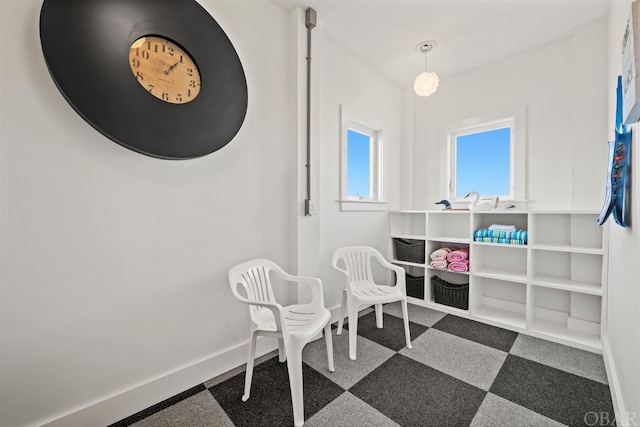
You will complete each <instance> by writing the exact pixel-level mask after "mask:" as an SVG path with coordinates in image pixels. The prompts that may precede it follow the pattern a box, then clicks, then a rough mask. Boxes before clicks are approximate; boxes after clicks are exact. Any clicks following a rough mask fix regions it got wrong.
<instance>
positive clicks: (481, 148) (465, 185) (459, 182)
mask: <svg viewBox="0 0 640 427" xmlns="http://www.w3.org/2000/svg"><path fill="white" fill-rule="evenodd" d="M524 120H525V115H524V108H523V107H522V108H518V109H514V110H510V111H508V112H505V113H500V114H495V115H491V116H483V117H476V118H473V119H468V120H465V121H462V122H459V123H455V124H452V125H450V126H448V127H447V140H448V141H449V176H448V182H449V188H448V195H449V199H451V200H459V199H462V198H464V196H466V195H467V194H468V193H469V192H470V191H476V192H477V193H479V194H480V195H481V196H482V197H485V196H493V197H495V196H499V197H500V198H501V199H503V200H505V199H506V200H516V199H518V200H522V199H524V197H525V194H524V179H525V178H524V177H525V173H524V169H525V159H524V152H525V150H524V148H525V141H524V139H525V136H524V135H525V132H524Z"/></svg>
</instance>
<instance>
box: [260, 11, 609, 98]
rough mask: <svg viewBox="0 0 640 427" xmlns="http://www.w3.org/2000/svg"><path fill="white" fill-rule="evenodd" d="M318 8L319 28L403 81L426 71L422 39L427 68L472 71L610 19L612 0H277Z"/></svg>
mask: <svg viewBox="0 0 640 427" xmlns="http://www.w3.org/2000/svg"><path fill="white" fill-rule="evenodd" d="M272 1H273V2H274V3H276V4H278V5H279V6H281V7H282V8H283V9H285V10H291V9H292V8H294V7H295V6H300V7H302V8H303V9H307V8H308V7H312V8H313V9H315V10H316V12H317V24H318V25H317V27H316V28H315V29H314V30H313V33H312V34H315V32H316V31H319V32H321V33H322V34H323V35H324V36H325V37H327V38H328V39H330V40H332V41H333V42H334V43H336V44H337V45H339V46H341V47H342V48H343V49H345V50H346V51H347V52H349V53H351V54H352V55H354V56H355V57H357V58H359V59H360V60H361V61H362V62H364V63H365V64H367V65H369V66H370V67H372V68H374V69H376V70H377V71H378V72H380V73H381V74H383V75H384V76H386V77H387V78H389V79H390V80H392V81H393V82H394V83H396V84H397V85H398V86H399V87H405V86H412V85H413V79H414V78H415V76H416V75H417V74H419V73H420V72H422V71H424V56H423V54H419V53H418V52H417V51H416V46H417V45H418V44H419V43H420V42H422V41H425V40H435V41H437V42H438V46H437V48H436V49H435V50H433V51H432V52H431V53H429V55H428V58H427V61H428V63H427V68H428V70H429V71H435V72H437V73H438V74H439V75H440V77H442V76H446V75H451V74H456V73H460V72H463V71H468V70H472V69H474V68H477V67H480V66H482V65H485V64H488V63H491V62H494V61H497V60H500V59H503V58H507V57H509V56H511V55H514V54H516V53H519V52H523V51H526V50H528V49H531V48H533V47H535V46H538V45H541V44H544V43H547V42H550V41H552V40H555V39H558V38H561V37H564V36H568V35H570V34H571V32H572V29H573V28H574V27H576V26H580V25H583V24H587V23H590V22H593V21H596V20H598V19H601V18H604V17H606V16H607V15H608V12H609V0H272Z"/></svg>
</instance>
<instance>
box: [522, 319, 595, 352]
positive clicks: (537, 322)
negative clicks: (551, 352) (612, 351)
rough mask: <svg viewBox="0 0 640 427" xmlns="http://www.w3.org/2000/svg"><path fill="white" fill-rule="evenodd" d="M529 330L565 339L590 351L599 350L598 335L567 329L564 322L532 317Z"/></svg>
mask: <svg viewBox="0 0 640 427" xmlns="http://www.w3.org/2000/svg"><path fill="white" fill-rule="evenodd" d="M531 330H532V331H535V332H540V333H543V334H544V335H549V336H552V337H555V338H559V339H561V340H564V341H566V342H567V343H572V344H573V343H575V344H579V345H580V346H581V347H582V348H585V349H586V350H592V351H594V350H595V351H601V350H602V345H601V343H600V335H594V334H588V333H585V332H580V331H575V330H572V329H569V328H568V327H567V326H566V325H565V324H563V323H559V322H553V321H551V320H546V319H534V320H533V322H531Z"/></svg>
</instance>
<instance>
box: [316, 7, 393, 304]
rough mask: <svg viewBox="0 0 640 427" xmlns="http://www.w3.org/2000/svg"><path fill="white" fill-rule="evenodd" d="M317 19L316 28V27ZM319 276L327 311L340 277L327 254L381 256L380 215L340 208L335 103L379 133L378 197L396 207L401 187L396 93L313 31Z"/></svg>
mask: <svg viewBox="0 0 640 427" xmlns="http://www.w3.org/2000/svg"><path fill="white" fill-rule="evenodd" d="M321 19H322V17H321V16H319V18H318V21H319V24H318V28H320V25H321V24H322V21H321ZM316 40H317V49H318V58H319V59H318V64H319V65H318V67H319V71H318V72H319V88H320V91H319V107H318V108H319V126H318V127H319V152H320V154H319V156H320V165H319V169H320V180H319V182H320V189H319V194H320V205H319V212H320V227H319V231H320V234H319V235H320V243H319V262H320V272H321V273H320V275H321V277H322V280H323V283H324V286H325V289H326V291H325V300H326V302H327V305H328V306H329V307H337V306H339V305H340V297H341V294H342V292H341V291H342V289H343V288H344V276H342V275H341V273H339V272H338V271H337V270H335V269H333V268H332V267H331V256H332V255H333V251H334V250H335V249H336V248H338V247H342V246H353V245H367V246H373V247H375V248H377V249H378V250H379V251H380V252H381V253H383V254H386V253H387V251H388V248H389V242H388V238H387V234H388V223H387V221H388V219H387V218H388V215H387V213H386V211H375V212H347V211H341V210H340V204H339V203H338V200H339V198H340V105H342V106H343V108H344V109H345V110H346V111H347V112H348V113H349V115H350V116H351V117H352V118H354V119H357V120H360V121H364V122H365V123H367V124H369V125H371V126H372V127H374V128H376V129H382V132H383V150H384V153H383V159H384V164H383V176H384V188H383V198H384V199H385V200H386V201H388V202H389V203H388V205H386V208H389V209H397V208H398V207H399V202H400V194H401V192H402V190H401V188H402V185H401V180H400V176H401V150H402V149H403V144H402V142H403V139H402V138H403V135H402V123H401V122H402V120H401V117H402V92H401V90H400V89H399V88H397V87H396V86H395V85H394V84H393V83H391V82H390V81H389V80H386V79H385V78H383V77H381V76H380V75H379V74H378V73H376V72H374V71H373V70H372V69H370V68H369V67H368V66H366V65H364V64H362V63H361V62H360V61H358V60H356V59H355V58H353V57H352V56H351V55H349V54H347V53H346V52H345V51H344V50H342V49H340V48H339V47H337V46H336V45H335V44H334V43H333V42H331V41H330V40H328V39H327V38H326V37H323V36H322V33H321V31H319V36H318V37H317V38H316Z"/></svg>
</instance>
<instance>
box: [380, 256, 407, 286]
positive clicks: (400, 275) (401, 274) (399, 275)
mask: <svg viewBox="0 0 640 427" xmlns="http://www.w3.org/2000/svg"><path fill="white" fill-rule="evenodd" d="M373 255H374V256H375V258H376V260H378V262H379V263H380V265H382V266H383V267H385V268H388V269H389V270H393V271H394V272H395V273H396V284H395V286H400V289H401V290H402V292H403V293H404V294H406V288H407V280H406V276H405V274H406V271H405V270H404V268H402V267H400V266H399V265H395V264H392V263H390V262H389V261H387V260H386V259H385V258H384V257H383V256H382V255H381V254H379V253H374V254H373Z"/></svg>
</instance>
